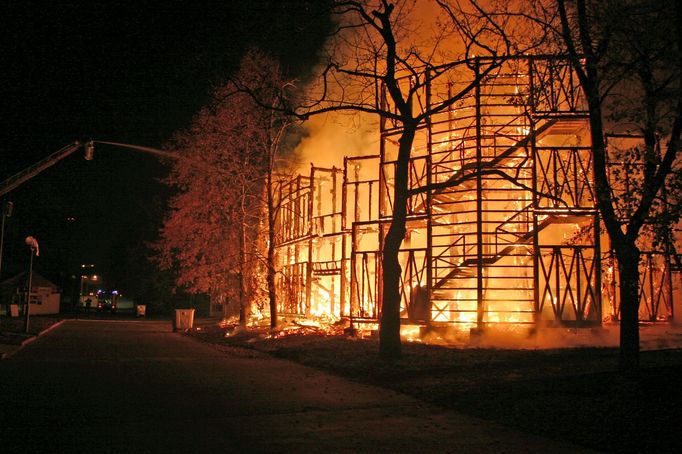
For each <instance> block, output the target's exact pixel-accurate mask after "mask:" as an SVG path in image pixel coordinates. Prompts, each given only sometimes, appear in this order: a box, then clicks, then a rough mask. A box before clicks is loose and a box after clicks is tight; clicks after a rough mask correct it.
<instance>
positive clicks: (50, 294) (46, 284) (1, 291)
mask: <svg viewBox="0 0 682 454" xmlns="http://www.w3.org/2000/svg"><path fill="white" fill-rule="evenodd" d="M27 281H28V273H26V272H23V273H20V274H17V275H16V276H14V277H11V278H9V279H6V280H5V281H3V282H1V283H0V301H2V303H3V306H4V307H3V309H4V310H5V311H7V309H9V307H10V306H11V305H13V304H16V305H18V306H19V310H20V311H22V309H23V306H24V303H25V299H24V298H25V294H24V291H25V290H26V285H27V283H28V282H27ZM60 296H61V295H60V293H59V287H57V286H56V285H55V284H53V283H52V282H50V281H49V280H47V279H46V278H44V277H43V276H41V275H40V274H38V273H36V272H35V271H34V272H33V278H32V280H31V314H32V315H47V314H58V313H59V302H60ZM7 312H10V311H7ZM7 312H5V313H7Z"/></svg>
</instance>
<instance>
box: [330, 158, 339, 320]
mask: <svg viewBox="0 0 682 454" xmlns="http://www.w3.org/2000/svg"><path fill="white" fill-rule="evenodd" d="M337 170H338V169H337V168H336V167H335V166H333V167H332V189H331V191H332V213H331V216H332V219H331V224H332V225H331V230H332V231H331V233H333V234H334V235H333V236H332V237H331V241H332V262H333V263H334V267H335V266H336V240H337V236H336V233H337V231H336V213H337V211H336V186H337V184H336V178H337ZM339 269H340V267H339ZM330 285H331V289H330V292H329V313H331V314H334V307H335V306H336V304H335V303H336V301H335V298H336V278H335V277H334V275H332V276H331V283H330ZM340 315H341V311H340V310H339V316H340Z"/></svg>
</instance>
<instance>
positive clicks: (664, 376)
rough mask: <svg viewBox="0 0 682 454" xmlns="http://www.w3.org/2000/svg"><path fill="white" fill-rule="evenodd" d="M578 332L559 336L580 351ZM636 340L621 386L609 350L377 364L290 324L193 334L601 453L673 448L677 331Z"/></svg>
mask: <svg viewBox="0 0 682 454" xmlns="http://www.w3.org/2000/svg"><path fill="white" fill-rule="evenodd" d="M228 331H229V332H230V335H228V336H227V337H225V334H226V332H228ZM552 332H554V333H557V332H558V330H554V331H552ZM587 333H588V331H580V332H575V333H564V334H573V335H574V336H575V337H574V341H575V343H576V345H577V344H579V343H581V342H582V343H584V344H585V345H587V344H588V342H587V340H588V339H587V337H588V336H587ZM617 334H618V332H617V326H608V325H607V326H605V327H604V329H603V330H602V331H601V334H600V337H599V338H600V339H601V341H602V343H603V344H609V345H611V344H613V345H615V344H614V343H615V342H617ZM641 334H642V350H643V352H642V355H641V359H642V371H641V374H640V375H639V377H637V378H636V379H633V380H632V381H623V380H622V379H621V378H619V375H618V373H617V363H618V350H617V348H615V347H612V346H607V347H606V348H603V347H602V348H594V347H588V346H583V347H580V348H558V349H557V348H537V347H534V348H528V349H518V348H516V347H515V348H514V349H503V348H494V347H489V348H462V346H457V347H454V348H453V347H443V346H434V345H426V344H424V343H419V342H405V343H404V344H403V359H401V360H400V361H397V362H395V363H393V364H386V363H383V362H381V361H379V360H378V359H377V351H378V343H377V340H376V338H372V337H371V336H369V337H367V338H364V339H359V338H349V337H346V336H343V335H337V334H330V333H329V332H328V331H325V330H321V329H316V328H314V327H312V326H305V327H303V326H298V327H296V326H295V325H294V326H291V327H289V328H287V329H285V330H283V331H282V332H281V333H280V334H279V335H277V336H272V335H269V334H268V333H267V330H266V329H263V330H260V329H251V330H248V331H234V330H232V329H231V327H223V328H220V327H218V326H217V325H215V324H213V325H203V326H202V327H201V330H200V331H194V332H193V333H192V335H193V336H196V337H198V338H200V339H203V340H205V341H207V342H210V343H212V344H213V345H215V346H216V348H218V349H219V350H222V349H226V351H233V350H234V347H235V346H236V347H240V348H247V349H249V351H252V350H257V351H262V352H267V353H269V354H271V355H274V356H277V357H281V358H286V359H290V360H294V361H297V362H300V363H303V364H305V365H309V366H313V367H315V368H321V369H324V370H328V371H332V372H333V373H335V374H340V375H343V376H346V377H350V378H352V379H353V380H358V381H363V382H368V383H371V384H375V385H379V386H381V387H386V388H390V389H394V390H397V391H400V392H402V393H406V394H409V395H412V396H415V397H417V398H418V399H421V400H425V401H429V402H432V403H435V404H437V405H439V406H445V407H448V408H453V409H455V410H458V411H461V412H464V413H467V414H472V415H476V416H478V417H481V418H484V419H488V420H493V421H496V422H498V423H501V424H503V425H508V426H512V427H517V428H521V429H523V430H524V431H528V432H531V433H539V434H543V435H545V436H548V437H550V438H553V439H559V440H565V441H570V442H572V443H576V444H579V445H584V446H589V447H591V448H594V449H596V450H598V451H602V452H617V453H624V452H657V453H659V452H680V448H682V444H681V443H680V438H679V437H678V436H677V435H676V434H677V433H678V428H677V426H678V424H679V421H680V420H682V390H681V388H680V386H679V379H678V377H680V376H681V374H682V328H681V327H676V326H671V325H645V326H642V329H641ZM540 338H541V336H538V339H540ZM591 341H592V344H593V345H594V342H593V341H594V339H591ZM607 341H608V342H607ZM525 452H527V451H525Z"/></svg>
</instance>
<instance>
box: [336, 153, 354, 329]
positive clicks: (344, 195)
mask: <svg viewBox="0 0 682 454" xmlns="http://www.w3.org/2000/svg"><path fill="white" fill-rule="evenodd" d="M347 188H348V157H346V156H344V157H343V182H342V184H341V289H340V292H341V296H340V301H339V304H340V306H341V307H340V308H339V314H340V315H341V317H343V315H344V311H345V310H346V291H347V289H348V281H347V278H346V273H347V266H348V262H347V260H348V257H347V255H346V254H347V252H348V251H347V248H348V245H347V242H348V231H347V230H346V215H347V213H346V202H347V198H348V194H347V192H348V189H347ZM351 253H352V252H351ZM348 316H349V317H351V319H350V320H351V328H352V327H353V319H352V314H351V313H350V308H348Z"/></svg>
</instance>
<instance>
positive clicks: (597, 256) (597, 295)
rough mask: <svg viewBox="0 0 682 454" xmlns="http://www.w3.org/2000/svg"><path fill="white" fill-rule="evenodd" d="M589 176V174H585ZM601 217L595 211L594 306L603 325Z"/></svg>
mask: <svg viewBox="0 0 682 454" xmlns="http://www.w3.org/2000/svg"><path fill="white" fill-rule="evenodd" d="M585 178H587V176H585ZM600 222H601V221H600V219H599V212H598V211H595V213H594V261H595V262H596V263H595V264H594V267H595V268H594V272H595V278H594V286H595V290H596V291H595V292H594V293H595V300H596V301H595V302H594V307H595V310H596V311H597V322H598V323H599V325H601V322H602V317H601V314H602V291H601V225H600Z"/></svg>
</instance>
